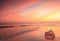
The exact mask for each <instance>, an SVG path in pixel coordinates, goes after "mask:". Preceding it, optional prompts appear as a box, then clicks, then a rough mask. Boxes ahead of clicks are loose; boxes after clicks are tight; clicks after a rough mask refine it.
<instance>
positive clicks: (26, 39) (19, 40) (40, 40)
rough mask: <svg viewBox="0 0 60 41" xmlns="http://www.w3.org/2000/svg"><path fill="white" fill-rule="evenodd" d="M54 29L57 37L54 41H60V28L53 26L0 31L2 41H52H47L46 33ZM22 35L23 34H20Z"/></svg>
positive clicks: (14, 28)
mask: <svg viewBox="0 0 60 41" xmlns="http://www.w3.org/2000/svg"><path fill="white" fill-rule="evenodd" d="M37 27H39V29H37V30H34V31H30V32H26V33H22V32H24V31H29V30H33V29H36V28H37ZM50 29H52V30H53V31H54V33H55V35H56V38H55V40H54V41H59V40H60V27H53V26H52V27H51V26H26V27H13V28H2V29H0V41H32V40H31V39H33V40H35V41H52V40H45V37H44V33H45V32H46V31H48V30H50ZM20 33H22V34H20Z"/></svg>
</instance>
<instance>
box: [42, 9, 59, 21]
mask: <svg viewBox="0 0 60 41" xmlns="http://www.w3.org/2000/svg"><path fill="white" fill-rule="evenodd" d="M42 20H44V21H60V10H57V11H53V12H51V13H50V14H48V15H46V16H44V17H43V18H42Z"/></svg>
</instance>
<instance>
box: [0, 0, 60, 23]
mask: <svg viewBox="0 0 60 41" xmlns="http://www.w3.org/2000/svg"><path fill="white" fill-rule="evenodd" d="M59 15H60V1H58V0H57V1H56V0H55V1H54V0H53V1H52V0H23V1H22V0H20V1H14V0H13V1H6V2H4V4H2V9H1V14H0V23H9V22H13V23H15V22H60V16H59Z"/></svg>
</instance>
